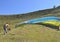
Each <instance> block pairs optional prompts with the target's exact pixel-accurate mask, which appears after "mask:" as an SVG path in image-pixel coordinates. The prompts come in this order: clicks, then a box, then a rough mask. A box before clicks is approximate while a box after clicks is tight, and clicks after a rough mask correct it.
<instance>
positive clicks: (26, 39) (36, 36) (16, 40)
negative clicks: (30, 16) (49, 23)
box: [0, 24, 60, 42]
mask: <svg viewBox="0 0 60 42" xmlns="http://www.w3.org/2000/svg"><path fill="white" fill-rule="evenodd" d="M0 35H1V36H0V41H1V42H60V40H59V39H60V31H57V30H55V29H51V28H48V27H45V26H42V25H36V24H35V25H33V24H28V25H25V26H22V27H18V28H16V29H13V30H11V31H10V32H9V33H7V34H6V35H3V34H0Z"/></svg>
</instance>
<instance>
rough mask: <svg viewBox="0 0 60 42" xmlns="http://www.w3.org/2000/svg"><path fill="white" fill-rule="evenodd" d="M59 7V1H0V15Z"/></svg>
mask: <svg viewBox="0 0 60 42" xmlns="http://www.w3.org/2000/svg"><path fill="white" fill-rule="evenodd" d="M54 5H56V6H59V5H60V0H0V15H12V14H22V13H28V12H33V11H38V10H43V9H47V8H52V7H53V6H54Z"/></svg>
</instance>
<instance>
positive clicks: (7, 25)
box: [3, 23, 9, 34]
mask: <svg viewBox="0 0 60 42" xmlns="http://www.w3.org/2000/svg"><path fill="white" fill-rule="evenodd" d="M8 28H9V24H8V23H6V24H4V26H3V29H4V34H6V33H7V31H8Z"/></svg>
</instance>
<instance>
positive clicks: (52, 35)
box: [0, 6, 60, 42]
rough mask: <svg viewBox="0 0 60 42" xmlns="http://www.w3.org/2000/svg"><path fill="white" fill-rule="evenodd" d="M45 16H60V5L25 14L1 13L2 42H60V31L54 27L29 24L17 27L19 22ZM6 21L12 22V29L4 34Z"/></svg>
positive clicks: (0, 35)
mask: <svg viewBox="0 0 60 42" xmlns="http://www.w3.org/2000/svg"><path fill="white" fill-rule="evenodd" d="M45 16H57V17H60V6H58V7H56V8H50V9H45V10H39V11H35V12H30V13H25V14H18V15H0V42H60V31H57V29H52V27H47V26H44V25H41V24H39V25H38V24H27V25H25V26H21V27H18V28H15V25H16V24H17V23H19V22H22V21H25V20H30V19H34V18H41V17H45ZM6 22H8V23H9V24H10V27H11V31H9V32H8V33H7V34H6V35H3V25H4V24H5V23H6ZM54 28H55V27H54Z"/></svg>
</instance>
